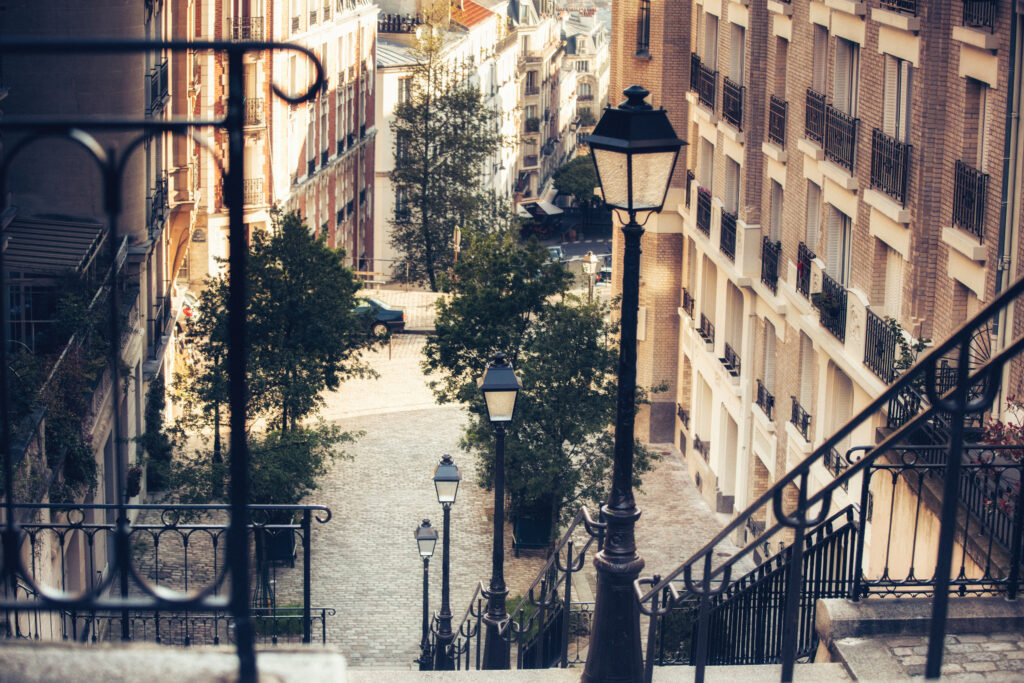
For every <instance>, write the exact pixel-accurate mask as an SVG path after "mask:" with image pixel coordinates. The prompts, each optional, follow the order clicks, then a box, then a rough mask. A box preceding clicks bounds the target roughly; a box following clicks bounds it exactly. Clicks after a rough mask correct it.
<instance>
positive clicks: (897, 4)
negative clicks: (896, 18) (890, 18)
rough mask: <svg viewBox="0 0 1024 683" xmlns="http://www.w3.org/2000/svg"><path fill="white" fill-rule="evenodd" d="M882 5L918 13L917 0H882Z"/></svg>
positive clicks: (895, 10) (908, 12) (893, 9)
mask: <svg viewBox="0 0 1024 683" xmlns="http://www.w3.org/2000/svg"><path fill="white" fill-rule="evenodd" d="M881 3H882V7H884V8H885V9H891V10H892V11H894V12H905V13H907V14H914V15H916V14H917V0H881Z"/></svg>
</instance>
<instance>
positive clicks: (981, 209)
mask: <svg viewBox="0 0 1024 683" xmlns="http://www.w3.org/2000/svg"><path fill="white" fill-rule="evenodd" d="M953 173H954V176H953V225H955V226H956V227H958V228H962V229H964V230H966V231H967V232H969V233H971V234H972V235H974V236H975V237H977V238H978V240H979V241H984V239H985V200H986V199H987V198H988V174H987V173H982V172H981V171H979V170H977V169H975V168H972V167H970V166H968V165H967V164H965V163H964V162H962V161H957V162H956V167H955V169H954V172H953Z"/></svg>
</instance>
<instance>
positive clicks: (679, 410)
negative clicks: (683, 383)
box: [676, 404, 690, 429]
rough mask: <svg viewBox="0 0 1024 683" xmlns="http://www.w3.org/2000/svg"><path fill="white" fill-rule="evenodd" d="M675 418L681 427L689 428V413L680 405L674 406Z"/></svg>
mask: <svg viewBox="0 0 1024 683" xmlns="http://www.w3.org/2000/svg"><path fill="white" fill-rule="evenodd" d="M676 417H678V418H679V421H680V422H682V423H683V427H684V428H686V429H689V428H690V411H689V410H686V409H685V408H683V407H682V406H681V405H678V404H677V405H676Z"/></svg>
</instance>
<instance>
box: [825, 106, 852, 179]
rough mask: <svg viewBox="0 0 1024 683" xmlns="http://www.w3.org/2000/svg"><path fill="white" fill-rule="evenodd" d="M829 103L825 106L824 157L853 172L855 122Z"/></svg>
mask: <svg viewBox="0 0 1024 683" xmlns="http://www.w3.org/2000/svg"><path fill="white" fill-rule="evenodd" d="M858 122H859V119H855V118H853V117H852V116H850V115H849V114H844V113H843V112H841V111H839V110H838V109H836V108H835V107H833V106H832V105H831V104H830V105H828V106H827V107H826V108H825V157H826V158H828V159H829V160H830V161H834V162H835V163H837V164H839V165H840V166H842V167H843V168H845V169H846V170H848V171H850V172H851V173H852V172H853V157H854V153H855V151H856V149H857V123H858Z"/></svg>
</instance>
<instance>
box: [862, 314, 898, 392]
mask: <svg viewBox="0 0 1024 683" xmlns="http://www.w3.org/2000/svg"><path fill="white" fill-rule="evenodd" d="M867 315H868V318H867V324H866V325H865V329H864V365H865V366H867V368H868V369H869V370H871V372H873V373H875V374H876V375H877V376H878V378H879V379H880V380H882V381H883V382H885V383H886V384H888V383H889V382H891V381H892V380H893V379H894V378H895V377H896V352H897V350H898V349H899V338H898V336H897V335H898V334H899V333H898V332H897V331H896V329H894V326H893V325H890V324H889V323H887V322H886V321H885V320H883V319H882V318H880V317H878V316H877V315H875V314H874V313H873V312H872V311H871V309H870V308H869V309H867Z"/></svg>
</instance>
